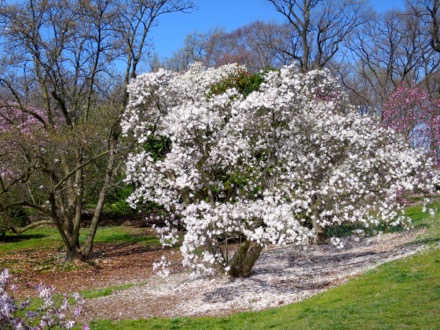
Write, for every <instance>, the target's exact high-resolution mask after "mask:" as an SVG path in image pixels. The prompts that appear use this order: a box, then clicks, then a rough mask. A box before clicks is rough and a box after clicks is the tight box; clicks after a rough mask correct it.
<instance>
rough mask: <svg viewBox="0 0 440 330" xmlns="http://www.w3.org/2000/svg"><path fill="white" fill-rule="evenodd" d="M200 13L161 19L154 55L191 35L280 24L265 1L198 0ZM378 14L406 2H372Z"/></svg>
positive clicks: (167, 52) (166, 51)
mask: <svg viewBox="0 0 440 330" xmlns="http://www.w3.org/2000/svg"><path fill="white" fill-rule="evenodd" d="M195 2H196V3H197V6H198V9H197V10H196V11H194V12H193V13H191V14H182V13H174V14H168V15H165V16H162V17H160V19H159V21H158V22H159V24H158V26H156V27H155V28H154V30H153V31H151V32H152V33H151V37H152V38H153V40H152V41H153V44H154V48H155V51H156V52H157V54H158V55H159V57H160V58H163V57H169V56H171V55H172V53H173V52H174V51H176V50H177V49H178V48H180V47H182V46H183V41H184V40H185V37H186V36H187V35H188V34H189V33H192V32H202V33H203V32H208V31H209V30H210V29H211V28H214V27H222V28H224V29H225V30H226V31H231V30H234V29H236V28H238V27H240V26H243V25H246V24H248V23H251V22H254V21H256V20H263V21H275V22H281V21H282V16H281V15H280V14H278V13H277V12H276V11H275V9H274V8H273V7H272V6H271V4H270V3H269V2H268V1H266V0H195ZM370 3H371V5H372V6H373V8H374V9H376V10H377V11H379V12H381V11H386V10H388V9H391V8H402V7H403V4H404V0H370Z"/></svg>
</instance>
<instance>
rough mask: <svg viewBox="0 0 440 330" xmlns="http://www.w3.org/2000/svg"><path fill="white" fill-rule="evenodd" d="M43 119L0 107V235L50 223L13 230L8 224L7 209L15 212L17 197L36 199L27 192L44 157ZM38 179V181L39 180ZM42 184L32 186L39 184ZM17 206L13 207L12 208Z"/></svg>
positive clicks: (36, 112) (11, 106) (33, 112)
mask: <svg viewBox="0 0 440 330" xmlns="http://www.w3.org/2000/svg"><path fill="white" fill-rule="evenodd" d="M47 125H48V120H47V116H46V114H45V112H44V111H42V110H40V109H38V108H31V107H30V108H23V107H21V106H20V105H19V104H16V103H5V104H4V105H2V106H0V197H1V200H2V203H1V207H0V232H1V233H5V232H6V231H13V232H15V233H19V232H23V231H25V230H27V229H30V228H32V227H35V226H38V225H42V224H48V223H51V222H50V221H48V220H42V221H36V222H33V223H32V224H28V225H27V226H25V227H22V226H15V223H13V222H12V221H11V217H10V216H9V215H10V214H11V211H10V209H9V208H8V206H9V207H10V208H11V209H15V210H17V209H19V208H20V207H22V206H23V205H21V206H18V201H20V200H21V198H20V197H19V195H22V194H23V195H29V194H30V193H31V190H34V193H33V194H32V198H33V200H34V201H35V200H36V199H40V198H39V197H41V196H37V195H39V194H38V189H31V185H30V183H29V179H30V178H31V177H34V174H35V172H37V171H38V168H40V167H41V166H42V164H41V160H42V159H43V157H44V155H45V154H46V153H47V150H46V149H47V145H48V133H47V131H46V128H47ZM40 179H42V178H41V177H40ZM43 183H44V180H43V181H42V180H39V182H35V183H34V184H33V186H35V185H36V184H40V185H41V184H43ZM15 204H17V205H15Z"/></svg>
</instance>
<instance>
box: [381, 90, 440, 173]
mask: <svg viewBox="0 0 440 330" xmlns="http://www.w3.org/2000/svg"><path fill="white" fill-rule="evenodd" d="M382 117H383V118H382V119H383V121H384V122H385V124H386V125H387V126H389V127H392V128H394V129H395V130H396V131H398V132H400V133H402V134H403V135H404V136H405V138H406V139H407V141H408V142H410V143H411V144H412V145H414V146H415V147H418V148H422V149H425V150H428V151H429V152H430V153H432V155H433V156H434V158H435V161H436V163H437V166H440V100H439V99H433V97H432V96H431V95H430V94H429V92H428V91H427V90H423V89H420V88H417V87H413V88H411V87H409V86H406V85H405V84H402V85H400V86H398V87H397V88H396V89H395V90H394V92H393V93H391V95H390V96H388V98H387V99H386V101H385V103H384V105H383V108H382Z"/></svg>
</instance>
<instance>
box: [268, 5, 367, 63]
mask: <svg viewBox="0 0 440 330" xmlns="http://www.w3.org/2000/svg"><path fill="white" fill-rule="evenodd" d="M268 1H269V2H270V3H271V4H272V5H273V6H274V7H275V9H276V10H277V11H278V12H279V13H280V14H281V15H283V16H284V17H285V18H286V19H287V21H288V24H289V26H290V27H291V30H292V34H291V40H290V47H289V48H285V49H281V51H282V52H283V53H284V54H285V55H286V56H288V57H290V59H291V60H295V61H297V62H298V63H299V65H300V66H301V68H302V70H303V71H308V70H311V69H315V68H323V67H324V66H325V65H326V64H327V63H328V62H329V61H330V60H331V59H332V58H334V57H335V56H336V54H337V53H338V51H339V50H340V46H341V45H342V43H343V41H344V40H345V39H346V38H347V36H348V35H349V34H350V33H352V32H353V31H355V29H356V28H358V27H359V26H361V25H363V24H364V23H365V22H366V17H367V16H368V13H369V10H368V7H367V6H366V2H365V1H359V0H343V1H336V0H268Z"/></svg>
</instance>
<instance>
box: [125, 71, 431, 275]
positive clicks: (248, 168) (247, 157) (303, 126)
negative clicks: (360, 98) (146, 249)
mask: <svg viewBox="0 0 440 330" xmlns="http://www.w3.org/2000/svg"><path fill="white" fill-rule="evenodd" d="M243 70H245V69H244V68H243V67H239V66H236V65H226V66H223V67H220V68H218V69H205V68H203V67H202V66H201V65H199V64H196V65H193V66H192V67H191V69H190V70H189V71H188V72H186V73H184V74H176V73H172V72H169V71H165V70H160V71H159V72H157V73H151V74H144V75H141V76H139V77H138V78H137V79H136V80H134V81H133V82H132V84H131V85H130V86H129V93H130V102H129V105H128V107H127V109H126V112H125V118H124V120H123V124H122V125H123V131H124V133H125V134H133V135H134V136H135V137H136V138H137V140H138V143H139V145H140V146H142V145H143V144H144V143H145V142H146V141H147V140H148V139H149V137H150V136H151V135H157V136H162V137H167V138H168V139H169V140H170V141H171V145H170V147H169V151H168V152H167V153H166V154H165V155H164V157H162V158H160V159H158V158H155V157H152V155H151V153H150V152H148V151H146V150H145V149H142V148H139V150H138V151H136V152H133V153H132V154H131V155H130V157H129V160H128V162H127V181H128V182H130V183H133V184H134V185H135V186H136V189H135V190H134V192H133V193H132V195H131V196H130V198H129V201H130V203H131V204H132V205H133V206H135V205H136V204H137V203H139V202H142V201H144V202H146V201H153V202H155V203H158V204H160V205H162V206H163V207H164V208H165V209H166V210H167V211H168V212H169V215H170V217H169V219H168V221H167V226H166V227H165V228H160V229H159V233H160V234H161V237H162V242H163V244H174V243H175V242H177V237H178V236H177V234H178V232H177V226H182V225H183V226H184V227H185V229H186V231H185V235H184V240H183V244H182V246H181V252H182V254H183V257H184V264H185V265H187V266H190V267H192V268H193V270H194V271H195V272H204V273H207V274H216V273H218V272H223V273H224V272H226V273H228V274H229V275H231V276H248V275H249V274H250V271H251V269H252V267H253V265H254V263H255V261H256V260H257V259H258V256H259V255H260V252H261V250H262V248H263V247H264V246H265V245H267V244H297V245H301V244H308V243H309V242H310V241H311V239H315V240H316V241H318V242H322V241H324V240H325V238H326V237H325V233H326V228H330V227H334V226H340V225H343V224H356V226H357V227H359V228H362V227H364V228H368V227H372V226H378V225H381V226H395V225H403V226H406V225H408V219H406V218H405V217H404V216H403V212H402V211H403V206H402V204H401V203H400V202H399V200H400V199H399V198H396V197H397V196H398V194H399V193H400V192H401V191H402V190H406V191H417V190H418V191H430V190H431V189H432V185H433V183H434V182H438V175H437V174H435V173H434V172H433V171H432V162H431V161H430V160H429V159H426V158H425V155H423V154H422V153H421V152H419V151H417V150H414V149H412V148H410V147H409V146H408V145H407V143H406V142H405V141H404V140H403V139H402V138H400V136H399V135H397V134H395V133H394V132H393V131H390V130H386V129H384V128H381V127H379V126H378V125H376V123H375V122H374V121H373V119H371V118H368V117H362V116H360V115H359V113H358V112H357V111H356V109H354V108H353V107H352V106H350V105H349V104H348V103H347V101H346V96H345V94H344V93H342V92H341V90H340V89H339V86H338V84H337V83H336V82H335V80H334V79H333V78H332V77H331V76H330V75H329V73H328V72H327V71H312V72H308V73H306V74H304V73H301V72H299V71H298V70H297V68H296V67H294V66H287V67H284V68H282V69H281V70H280V71H279V72H275V71H272V72H267V73H265V74H264V75H263V76H262V77H263V80H264V82H262V83H261V85H260V86H259V88H258V89H257V90H255V91H253V92H251V93H249V94H244V93H243V92H240V91H239V90H237V88H234V87H233V86H231V87H232V88H228V89H225V90H224V91H223V92H222V93H213V92H212V86H215V85H217V86H221V85H222V82H224V81H226V82H229V81H231V78H230V77H231V76H233V77H234V76H237V75H238V74H239V72H242V71H243ZM242 90H245V89H242ZM436 175H437V176H436ZM333 241H335V242H337V240H336V239H334V240H333ZM230 243H240V245H239V248H238V249H235V252H234V251H233V249H231V248H230V246H229V245H230ZM165 263H166V262H165V261H164V260H162V264H165ZM162 264H161V265H162Z"/></svg>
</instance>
